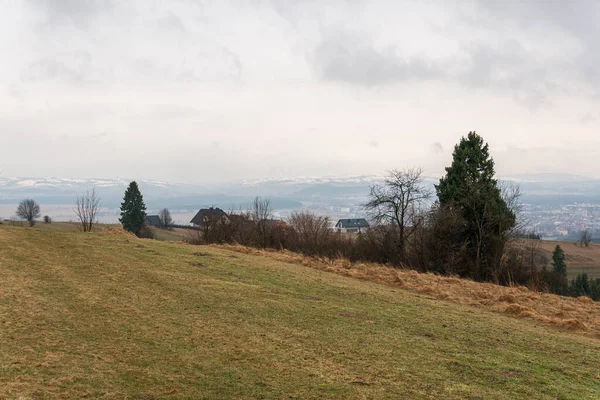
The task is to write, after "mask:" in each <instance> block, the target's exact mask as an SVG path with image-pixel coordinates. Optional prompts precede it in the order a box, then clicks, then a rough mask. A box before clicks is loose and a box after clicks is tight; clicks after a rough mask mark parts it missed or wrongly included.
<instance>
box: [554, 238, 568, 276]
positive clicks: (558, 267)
mask: <svg viewBox="0 0 600 400" xmlns="http://www.w3.org/2000/svg"><path fill="white" fill-rule="evenodd" d="M552 271H553V272H554V273H556V274H558V275H560V276H563V277H565V278H566V277H567V263H566V262H565V252H564V251H563V249H562V247H560V245H558V244H557V245H556V247H555V248H554V251H553V252H552Z"/></svg>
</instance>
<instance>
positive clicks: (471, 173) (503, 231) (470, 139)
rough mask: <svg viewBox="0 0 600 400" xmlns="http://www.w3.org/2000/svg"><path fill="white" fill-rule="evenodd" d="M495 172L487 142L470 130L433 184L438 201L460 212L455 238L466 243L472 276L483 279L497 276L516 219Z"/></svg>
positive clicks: (455, 148)
mask: <svg viewBox="0 0 600 400" xmlns="http://www.w3.org/2000/svg"><path fill="white" fill-rule="evenodd" d="M494 174H495V171H494V160H493V159H492V158H491V157H490V154H489V146H488V144H487V143H485V142H484V141H483V138H482V137H481V136H479V135H478V134H477V133H475V132H469V134H468V135H467V137H463V138H461V140H460V142H459V143H458V144H457V145H456V146H455V147H454V153H453V159H452V165H451V166H450V167H447V168H446V175H445V176H444V177H442V178H441V179H440V183H439V184H438V185H436V187H435V188H436V191H437V196H438V199H439V202H440V205H442V206H446V207H450V208H454V209H457V210H458V211H459V213H460V214H461V215H462V219H463V221H462V232H460V235H459V236H458V237H457V238H456V239H457V240H458V241H459V243H465V244H466V245H467V247H468V250H469V254H470V258H471V259H472V261H473V265H472V268H471V272H470V275H471V277H473V278H476V279H482V280H489V279H497V278H498V277H497V274H496V272H497V271H496V270H497V269H498V264H499V261H500V258H501V256H502V253H503V249H504V244H505V242H506V240H507V234H508V232H509V231H510V230H511V229H512V228H513V227H514V226H515V223H516V217H515V214H514V212H513V211H512V210H511V209H510V207H509V206H508V205H507V203H506V201H505V200H504V199H503V198H502V193H501V191H500V188H499V187H498V182H497V181H496V179H494Z"/></svg>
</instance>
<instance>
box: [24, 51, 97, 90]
mask: <svg viewBox="0 0 600 400" xmlns="http://www.w3.org/2000/svg"><path fill="white" fill-rule="evenodd" d="M91 63H92V56H91V55H90V54H89V53H88V52H85V51H78V52H72V53H67V54H62V55H57V56H55V57H45V58H42V59H39V60H37V61H34V62H32V63H31V64H30V65H29V67H28V68H27V69H26V70H25V71H24V72H23V73H22V75H21V78H22V79H23V80H24V81H31V82H35V81H43V80H52V79H58V80H63V81H67V82H71V83H81V82H83V81H85V80H86V79H87V74H88V72H89V70H90V68H91Z"/></svg>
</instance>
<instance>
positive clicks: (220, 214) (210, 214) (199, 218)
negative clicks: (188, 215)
mask: <svg viewBox="0 0 600 400" xmlns="http://www.w3.org/2000/svg"><path fill="white" fill-rule="evenodd" d="M222 218H223V219H225V220H229V217H228V216H227V213H226V212H225V211H223V210H221V209H220V208H218V207H211V208H203V209H201V210H200V211H198V213H197V214H196V215H195V216H194V218H192V220H191V221H190V222H191V223H192V224H194V226H197V227H201V226H202V225H204V223H205V222H208V221H218V220H220V219H222Z"/></svg>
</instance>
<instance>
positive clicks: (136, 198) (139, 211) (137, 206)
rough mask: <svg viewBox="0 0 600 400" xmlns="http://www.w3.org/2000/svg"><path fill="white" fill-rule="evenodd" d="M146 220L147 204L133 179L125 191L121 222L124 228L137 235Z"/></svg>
mask: <svg viewBox="0 0 600 400" xmlns="http://www.w3.org/2000/svg"><path fill="white" fill-rule="evenodd" d="M145 221H146V205H145V204H144V198H143V196H142V193H141V192H140V189H139V188H138V184H137V183H136V182H135V181H133V182H131V183H130V184H129V187H128V188H127V190H126V191H125V196H124V198H123V203H121V218H119V222H120V223H121V224H122V225H123V229H125V230H126V231H129V232H132V233H134V234H136V235H138V234H139V233H140V230H141V229H142V227H143V226H144V223H145Z"/></svg>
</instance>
